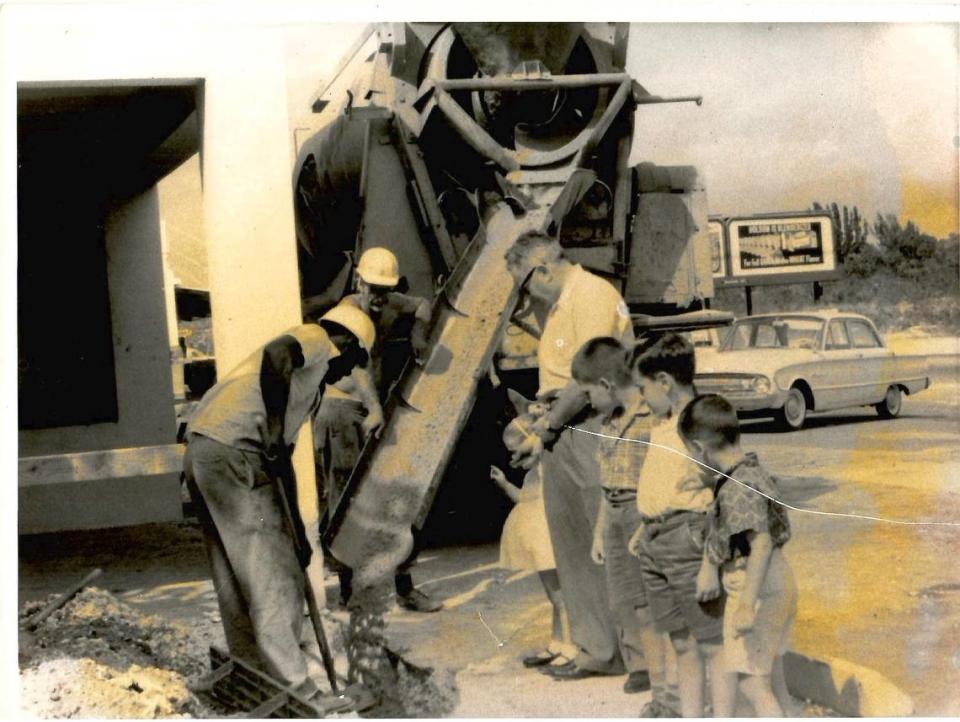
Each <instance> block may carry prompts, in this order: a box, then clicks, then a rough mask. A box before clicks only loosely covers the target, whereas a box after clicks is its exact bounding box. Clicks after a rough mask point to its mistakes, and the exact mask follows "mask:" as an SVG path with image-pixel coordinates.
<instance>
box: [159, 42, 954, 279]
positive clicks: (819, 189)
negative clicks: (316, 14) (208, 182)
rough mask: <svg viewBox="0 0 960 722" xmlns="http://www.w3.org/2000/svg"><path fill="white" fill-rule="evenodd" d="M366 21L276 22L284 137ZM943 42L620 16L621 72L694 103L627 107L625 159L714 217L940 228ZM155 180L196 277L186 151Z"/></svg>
mask: <svg viewBox="0 0 960 722" xmlns="http://www.w3.org/2000/svg"><path fill="white" fill-rule="evenodd" d="M365 27H366V24H365V23H339V24H331V23H322V24H321V23H296V24H286V25H280V26H279V27H278V29H279V30H280V31H281V32H282V34H283V38H284V48H285V60H286V73H287V96H288V114H289V118H290V128H291V131H292V133H293V134H294V136H295V137H296V138H297V139H298V140H301V141H302V140H303V138H305V137H309V134H310V132H311V130H310V129H315V128H316V127H317V122H318V119H317V116H315V115H313V114H312V113H311V110H310V104H311V101H312V100H313V98H314V97H315V96H316V94H317V92H318V91H319V90H320V89H321V88H322V87H323V86H324V85H325V84H326V82H327V80H329V79H330V77H331V75H332V74H333V72H334V70H335V68H336V66H337V64H338V62H339V60H340V58H341V57H342V56H343V55H344V53H346V51H347V50H348V49H349V48H350V47H351V46H352V45H353V43H354V42H355V40H356V39H357V38H358V36H359V35H360V34H361V32H362V31H363V29H364V28H365ZM957 45H958V38H957V25H949V24H941V25H934V24H926V25H923V24H902V23H901V24H851V23H846V24H840V23H819V24H786V23H774V24H770V23H715V24H701V23H667V24H665V23H659V24H657V23H642V24H640V23H634V24H632V25H631V29H630V42H629V46H628V55H627V70H628V71H629V72H630V73H631V75H633V76H634V77H635V78H636V79H637V80H638V81H639V82H640V83H641V84H642V85H643V86H644V87H645V88H646V89H647V90H648V91H650V92H651V93H654V94H656V95H661V96H678V95H702V96H703V98H704V102H703V105H702V106H699V107H698V106H696V105H693V104H691V103H682V104H669V105H647V106H641V107H640V108H639V109H638V110H637V112H636V116H635V122H636V133H635V141H634V147H633V152H632V155H631V161H632V162H633V163H639V162H641V161H653V162H655V163H658V164H663V165H694V166H696V167H697V168H698V169H700V171H701V173H702V174H703V177H704V180H705V183H706V188H707V199H708V204H709V210H710V212H711V213H713V214H719V215H726V216H734V215H746V214H752V213H760V212H780V211H782V212H787V211H797V210H805V209H809V208H810V207H811V205H812V204H813V202H814V201H819V202H821V203H825V204H828V203H832V202H836V203H837V204H838V205H841V206H842V205H848V206H854V205H856V206H858V207H859V208H860V211H861V213H862V214H863V215H864V217H866V218H867V219H868V220H870V221H871V222H872V221H873V220H874V219H875V217H876V214H877V213H878V212H882V213H885V214H886V213H892V214H895V215H897V216H898V218H900V220H901V222H904V223H905V222H906V221H907V220H913V221H914V222H916V223H917V224H918V225H919V226H920V228H921V229H922V230H924V231H926V232H928V233H931V234H933V235H935V236H937V237H945V236H947V235H948V234H949V233H950V232H951V231H954V232H955V231H956V230H957V227H958V220H957V216H958V212H957V207H958V201H957V195H958V191H957V178H958V168H957V135H958V129H957V118H958V110H957V103H958V99H957V88H958V68H957V65H958V60H957V53H958V48H957ZM342 80H347V79H346V78H343V79H342ZM292 163H293V157H292V156H291V167H292ZM160 192H161V204H162V207H163V208H165V209H166V210H165V212H164V219H165V224H166V232H167V234H168V237H169V238H170V239H171V241H172V242H171V244H170V248H171V249H172V250H171V253H172V254H174V255H175V257H174V258H172V261H173V264H174V267H175V269H176V272H177V274H178V276H179V277H180V279H181V282H183V283H185V284H186V285H196V286H204V285H205V284H206V269H205V264H204V263H203V261H202V259H203V257H204V246H203V240H202V232H201V226H200V199H199V192H200V179H199V163H198V162H197V159H196V158H194V159H193V160H192V161H190V162H189V163H188V164H187V165H186V166H185V167H184V168H182V169H180V170H179V171H178V172H176V173H175V174H173V175H172V176H171V177H170V178H169V179H168V180H167V181H165V182H163V183H161V186H160Z"/></svg>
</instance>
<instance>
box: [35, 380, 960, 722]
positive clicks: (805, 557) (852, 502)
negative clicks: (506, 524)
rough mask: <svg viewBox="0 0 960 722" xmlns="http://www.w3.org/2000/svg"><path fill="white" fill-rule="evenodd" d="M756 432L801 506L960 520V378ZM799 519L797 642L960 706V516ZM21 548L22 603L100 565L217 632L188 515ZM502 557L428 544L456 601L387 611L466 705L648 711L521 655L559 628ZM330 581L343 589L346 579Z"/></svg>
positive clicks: (112, 580) (138, 600)
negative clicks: (895, 412) (453, 680)
mask: <svg viewBox="0 0 960 722" xmlns="http://www.w3.org/2000/svg"><path fill="white" fill-rule="evenodd" d="M744 430H745V440H744V444H745V446H746V447H747V448H748V449H753V450H756V451H757V452H758V453H759V454H760V455H761V457H762V458H763V459H764V460H765V461H766V462H767V464H768V465H769V466H770V467H771V469H773V470H774V471H775V472H776V473H778V474H779V475H781V477H782V479H783V480H782V486H783V491H784V495H785V498H786V500H787V501H788V502H789V503H791V504H793V505H795V506H798V507H803V508H810V509H816V510H820V511H830V512H838V513H854V514H862V515H867V516H880V517H886V518H891V519H896V520H902V521H934V520H942V521H960V443H958V442H960V384H958V383H957V378H956V375H955V374H954V376H953V378H948V379H943V378H941V379H939V383H938V385H937V386H935V387H934V388H933V389H931V390H930V391H928V392H925V393H924V394H922V395H920V396H917V397H915V398H909V399H907V400H906V401H905V402H904V410H903V416H902V417H901V418H900V419H896V420H893V421H881V420H878V419H877V417H876V415H875V414H874V413H873V411H872V410H863V411H859V410H858V411H853V412H844V413H835V414H829V415H824V416H819V417H814V418H812V419H811V420H810V421H809V426H808V428H806V429H804V430H803V431H800V432H795V433H790V434H784V433H780V432H778V431H776V430H775V429H773V428H772V425H771V424H769V423H766V422H762V421H761V422H752V423H748V424H745V425H744ZM791 519H792V522H793V525H794V530H795V536H794V539H793V541H791V542H790V544H789V546H788V557H789V559H790V562H791V564H792V565H793V567H794V570H795V572H796V574H797V577H798V582H799V586H800V606H799V617H798V620H797V624H796V627H795V630H794V640H793V641H794V646H795V647H796V648H798V649H800V650H801V651H805V652H807V653H810V654H813V655H830V656H839V657H844V658H847V659H850V660H852V661H854V662H857V663H859V664H863V665H866V666H869V667H872V668H874V669H877V670H879V671H880V672H882V673H884V674H885V675H887V676H888V677H889V678H891V679H893V680H894V681H896V682H897V683H898V684H899V685H900V686H901V687H902V688H903V689H904V690H906V691H907V692H908V693H909V694H911V695H912V696H913V698H914V700H915V703H916V709H917V712H918V714H922V715H958V714H960V692H958V690H960V565H958V563H957V562H956V561H955V560H956V559H957V558H960V528H957V527H953V528H951V527H934V526H929V527H927V526H906V525H895V524H889V523H884V522H877V521H866V520H856V519H850V518H844V517H831V516H818V515H813V514H805V513H799V512H792V516H791ZM23 552H24V553H23V557H22V559H21V563H20V580H19V587H20V596H21V599H25V598H37V597H38V596H40V595H42V594H45V593H48V592H51V591H58V590H62V589H63V588H65V587H67V586H69V584H70V583H71V582H72V581H75V580H76V579H77V578H79V577H81V576H82V575H83V574H84V573H85V571H87V570H88V569H89V568H90V567H92V566H94V565H101V566H103V567H104V568H105V570H106V574H105V575H104V577H103V580H102V581H103V585H104V586H106V587H108V588H110V589H112V590H114V591H115V592H117V593H118V594H121V595H122V596H123V597H124V598H125V599H126V600H128V601H130V602H131V603H134V604H137V605H140V606H142V607H143V608H144V609H145V610H146V611H149V612H151V613H159V614H164V615H167V616H170V617H173V618H178V619H181V620H189V621H190V622H191V623H192V624H193V625H194V626H195V628H196V629H198V630H199V629H202V630H203V633H204V634H206V635H208V636H209V637H210V639H211V640H215V639H216V638H217V637H218V636H219V629H218V625H216V621H215V617H214V616H213V614H214V610H215V609H216V600H215V597H214V596H213V592H212V588H211V586H210V583H209V581H208V580H207V578H206V568H205V560H204V558H203V553H202V548H201V546H200V544H199V536H198V535H197V534H196V532H195V530H193V529H191V528H189V527H188V526H185V525H179V526H176V527H173V526H170V525H165V526H161V525H151V526H149V527H145V528H141V529H139V530H118V531H111V532H98V533H96V534H90V533H87V534H74V535H61V536H59V537H56V538H47V539H45V540H43V544H37V543H35V542H34V543H31V544H28V545H27V546H25V547H24V550H23ZM497 556H498V551H497V548H496V545H494V544H488V545H482V546H474V547H469V548H461V547H457V548H445V549H429V550H427V551H426V552H424V554H423V555H422V557H421V565H420V567H419V568H418V570H417V571H416V575H415V576H416V578H417V579H418V581H420V582H421V584H422V587H423V588H424V589H425V590H427V591H429V592H431V593H433V594H436V595H438V596H440V597H442V598H444V599H445V600H446V603H447V609H446V610H445V611H443V612H441V613H439V614H436V615H416V614H411V613H409V612H400V611H398V612H396V613H394V614H393V615H392V617H391V619H390V629H391V634H392V636H393V637H394V639H395V640H396V642H397V643H398V644H403V645H406V646H408V647H410V649H411V653H410V654H411V656H412V657H413V659H414V661H419V662H423V663H425V664H428V665H441V666H445V667H449V668H452V669H455V670H459V673H458V682H459V687H460V695H461V702H460V706H459V707H458V709H457V712H456V713H457V714H458V715H459V716H540V717H542V716H551V717H552V716H589V717H619V716H635V715H636V714H637V712H638V710H639V708H640V706H641V705H642V703H643V702H645V701H646V698H647V697H646V695H630V696H628V695H624V694H623V693H622V691H621V689H620V686H621V684H622V678H607V679H595V680H585V681H581V682H567V683H558V682H553V681H551V680H548V679H545V678H544V677H543V676H542V675H539V674H537V673H536V672H532V671H528V670H523V669H522V667H520V665H519V658H520V657H521V656H522V655H523V654H524V653H527V652H530V651H532V650H536V649H539V648H540V647H541V646H542V645H543V644H544V643H545V642H546V640H547V637H548V627H549V605H548V604H547V601H546V598H545V597H544V595H543V592H542V591H541V589H540V585H539V582H538V581H537V579H536V577H535V576H533V575H510V574H509V573H506V572H503V571H502V570H498V569H496V567H495V562H496V559H497ZM327 588H328V594H329V595H330V596H331V597H332V596H333V593H334V585H333V580H329V581H328V585H327ZM338 614H339V613H338ZM198 620H199V621H198Z"/></svg>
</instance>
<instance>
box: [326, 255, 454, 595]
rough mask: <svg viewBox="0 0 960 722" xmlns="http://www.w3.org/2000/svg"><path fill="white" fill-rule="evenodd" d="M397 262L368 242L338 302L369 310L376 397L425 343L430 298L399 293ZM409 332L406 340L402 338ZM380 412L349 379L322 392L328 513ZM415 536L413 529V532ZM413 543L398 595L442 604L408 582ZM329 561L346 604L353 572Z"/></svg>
mask: <svg viewBox="0 0 960 722" xmlns="http://www.w3.org/2000/svg"><path fill="white" fill-rule="evenodd" d="M400 284H401V278H400V264H399V263H398V262H397V257H396V256H395V255H394V254H393V253H392V252H391V251H389V250H388V249H386V248H379V247H374V248H368V249H367V250H366V251H364V253H363V255H362V256H360V261H359V262H358V264H357V271H356V292H355V293H353V294H351V295H349V296H346V297H345V298H344V299H343V300H342V301H341V302H340V303H341V305H348V306H352V307H355V308H359V309H362V310H363V311H365V312H366V313H368V314H370V318H371V319H373V323H374V325H375V326H376V328H377V343H376V345H375V346H374V348H373V349H372V351H371V353H370V375H371V376H372V378H373V380H374V384H375V385H376V388H377V391H378V394H379V401H381V402H382V401H384V398H385V396H386V393H387V392H388V391H389V389H390V386H391V385H392V383H393V382H394V380H395V379H396V378H397V376H398V375H399V373H400V371H401V370H402V368H403V361H404V360H405V359H406V358H408V357H409V356H410V354H411V353H412V355H413V357H414V359H415V360H417V361H418V362H419V361H420V360H421V359H422V357H423V354H424V353H425V351H426V348H427V329H428V326H429V323H430V303H429V302H428V301H427V300H426V299H425V298H421V297H419V296H412V295H408V294H406V293H401V292H399V291H398V290H397V289H398V287H399V286H400ZM407 338H409V343H408V342H407ZM371 413H375V414H377V415H379V414H380V409H379V405H378V404H376V400H375V399H370V398H367V397H366V396H365V394H364V392H363V389H358V388H357V385H356V384H355V383H354V381H353V380H352V379H344V380H343V381H341V382H339V383H337V384H334V385H333V386H332V387H331V388H330V389H329V390H328V391H327V394H326V395H325V396H324V398H323V402H322V403H321V404H320V408H319V410H318V411H317V415H316V418H315V421H314V426H313V438H314V445H315V446H316V451H317V453H316V459H317V481H318V484H320V485H322V488H320V489H318V494H317V496H318V497H319V498H322V499H324V500H325V506H326V511H327V514H328V515H329V514H332V513H333V510H334V509H335V508H336V505H337V502H338V501H339V499H340V495H341V494H342V493H343V489H344V486H345V485H346V483H347V479H348V478H349V477H350V473H351V472H352V471H353V467H354V466H355V465H356V463H357V459H358V458H359V456H360V450H361V449H362V448H363V444H364V441H365V440H366V437H367V434H368V433H369V427H370V423H369V422H368V423H367V425H366V427H365V426H364V422H365V421H368V420H369V418H370V416H369V415H370V414H371ZM414 539H415V540H416V535H414ZM416 556H417V546H416V541H415V542H414V549H413V551H412V552H411V554H410V556H409V557H408V559H407V561H406V562H404V563H403V564H402V565H401V566H400V568H399V569H398V570H397V574H396V579H395V581H396V590H397V601H398V603H399V604H400V606H402V607H403V608H405V609H409V610H411V611H415V612H435V611H438V610H439V609H441V608H442V606H443V605H442V604H441V603H439V602H437V601H435V600H433V599H431V598H430V597H428V596H427V595H426V594H424V593H423V592H422V591H420V590H419V589H417V588H415V587H414V585H413V577H412V575H411V573H410V569H411V567H412V566H413V564H414V562H415V561H416ZM327 561H328V563H329V565H330V566H331V568H333V569H334V570H336V572H337V575H338V576H339V579H340V601H341V603H342V604H344V605H346V603H347V601H348V600H349V598H350V595H351V593H352V585H351V580H352V572H351V570H350V569H349V568H347V567H345V566H343V565H342V564H340V563H339V562H338V561H337V560H336V559H333V558H332V557H329V555H328V560H327Z"/></svg>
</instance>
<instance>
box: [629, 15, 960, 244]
mask: <svg viewBox="0 0 960 722" xmlns="http://www.w3.org/2000/svg"><path fill="white" fill-rule="evenodd" d="M628 66H629V69H630V71H631V72H632V73H633V74H634V75H635V77H637V79H638V80H639V81H640V82H641V83H642V84H643V85H645V86H646V87H647V88H648V89H649V90H650V91H651V92H653V93H657V94H661V95H685V94H690V93H697V94H702V95H703V96H704V104H703V106H702V107H700V108H696V107H695V106H692V105H677V106H647V107H645V108H641V109H640V111H639V113H638V118H637V121H638V129H639V132H638V138H637V142H636V143H635V146H634V160H640V159H641V158H650V159H652V160H654V161H656V162H661V163H674V162H679V163H692V164H694V165H697V166H699V167H701V168H702V169H703V171H704V173H705V175H706V180H707V192H708V196H709V199H710V208H711V211H712V212H715V213H725V214H734V213H750V212H758V211H775V210H793V209H803V208H807V207H809V205H810V204H811V202H812V201H814V200H820V201H826V202H830V201H836V202H837V203H840V204H844V203H846V204H857V205H859V207H860V208H861V210H862V211H866V212H867V214H868V217H869V218H870V219H871V220H872V219H873V217H874V215H875V214H876V212H878V211H883V212H885V213H897V214H898V215H899V216H900V217H901V218H902V219H913V220H914V221H916V222H917V223H918V224H919V225H920V226H921V228H923V229H924V230H926V231H928V232H930V233H933V234H936V235H939V236H945V235H947V234H948V233H949V232H951V231H956V230H957V140H956V137H957V82H958V80H957V27H956V26H955V25H954V26H951V25H904V24H901V25H891V24H809V25H798V24H768V23H761V24H741V23H738V24H723V25H703V24H695V25H677V24H670V25H665V24H642V25H633V26H632V28H631V44H630V52H629V56H628Z"/></svg>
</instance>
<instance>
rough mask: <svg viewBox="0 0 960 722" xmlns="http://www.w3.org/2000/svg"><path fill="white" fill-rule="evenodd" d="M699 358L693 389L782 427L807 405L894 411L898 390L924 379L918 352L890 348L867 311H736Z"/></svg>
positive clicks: (794, 425) (920, 385)
mask: <svg viewBox="0 0 960 722" xmlns="http://www.w3.org/2000/svg"><path fill="white" fill-rule="evenodd" d="M703 361H704V363H702V364H698V368H697V370H698V373H697V376H696V386H697V391H698V392H699V393H717V394H721V395H722V396H724V397H726V398H727V400H729V401H730V403H732V404H733V405H734V407H736V409H737V411H739V412H743V415H744V416H771V415H772V416H776V417H777V418H778V419H779V420H780V421H781V422H782V424H783V425H784V426H786V427H787V428H789V429H799V428H801V427H802V426H803V423H804V420H805V419H806V417H807V413H808V412H811V411H829V410H832V409H841V408H846V407H852V406H874V407H875V408H876V409H877V412H878V413H879V414H880V416H882V417H884V418H893V417H895V416H897V415H898V414H899V413H900V407H901V403H902V394H904V393H906V394H915V393H917V392H918V391H922V390H923V389H926V388H929V386H930V378H929V376H928V372H927V362H926V359H925V358H924V357H921V356H899V355H897V354H895V353H893V352H892V351H891V350H890V349H888V348H887V347H886V346H885V345H884V343H883V339H882V338H881V336H880V334H879V333H877V329H876V327H875V326H874V325H873V323H872V322H871V321H870V320H869V319H867V318H865V317H863V316H859V315H856V314H852V313H844V312H840V311H823V312H815V313H803V312H798V313H778V314H766V315H762V316H749V317H746V318H741V319H739V320H738V321H736V322H735V323H734V324H733V327H732V328H731V329H730V331H729V332H728V333H727V335H726V337H725V338H724V341H723V344H722V345H721V347H720V350H719V351H717V352H716V353H713V354H710V355H709V357H707V358H705V359H703Z"/></svg>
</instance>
